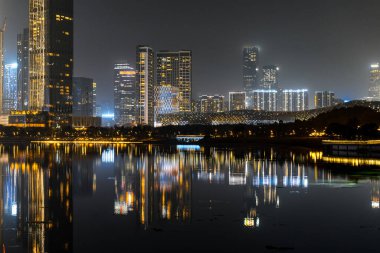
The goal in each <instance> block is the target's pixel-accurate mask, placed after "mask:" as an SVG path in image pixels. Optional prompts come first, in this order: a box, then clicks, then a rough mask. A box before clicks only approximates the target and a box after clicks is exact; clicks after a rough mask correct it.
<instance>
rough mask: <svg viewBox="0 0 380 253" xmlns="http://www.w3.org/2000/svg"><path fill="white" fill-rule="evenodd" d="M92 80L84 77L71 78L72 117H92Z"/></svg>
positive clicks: (93, 97) (93, 98)
mask: <svg viewBox="0 0 380 253" xmlns="http://www.w3.org/2000/svg"><path fill="white" fill-rule="evenodd" d="M93 87H94V80H93V79H91V78H86V77H74V78H73V116H81V117H93V116H94V104H95V103H96V101H95V94H94V88H93Z"/></svg>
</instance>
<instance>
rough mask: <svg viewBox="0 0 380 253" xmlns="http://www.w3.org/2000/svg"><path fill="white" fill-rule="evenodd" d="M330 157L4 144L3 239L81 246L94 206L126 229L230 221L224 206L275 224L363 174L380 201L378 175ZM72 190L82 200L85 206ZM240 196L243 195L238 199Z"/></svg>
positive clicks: (236, 215) (13, 245)
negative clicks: (305, 200) (278, 215)
mask: <svg viewBox="0 0 380 253" xmlns="http://www.w3.org/2000/svg"><path fill="white" fill-rule="evenodd" d="M345 159H347V158H345ZM321 162H322V163H321ZM333 162H334V161H333ZM330 164H331V163H330V160H326V159H325V157H324V156H323V153H322V152H309V151H297V152H292V151H288V150H276V149H238V148H235V149H217V148H204V147H199V146H196V147H194V146H189V147H186V146H152V145H124V144H123V145H109V146H107V145H103V146H99V145H30V146H26V147H19V146H7V147H5V146H0V168H1V171H2V177H1V181H0V194H1V196H2V198H1V199H0V200H1V202H0V205H1V206H0V216H1V217H0V218H1V228H2V229H1V235H0V240H1V241H0V242H1V244H2V245H4V248H5V249H6V250H8V249H12V252H73V250H74V249H73V221H74V222H75V223H76V224H79V223H80V221H81V219H82V218H83V215H81V210H82V209H83V210H85V209H86V208H88V206H91V207H94V208H104V210H106V212H105V213H106V214H108V213H110V214H112V216H96V219H95V218H94V220H92V217H90V218H89V219H90V220H91V222H94V223H95V222H99V224H107V223H111V221H112V220H113V219H119V220H117V221H118V222H119V221H128V226H125V227H123V230H127V228H128V229H131V227H133V228H134V229H135V230H131V231H133V232H134V233H136V231H140V232H141V231H142V232H143V233H149V232H151V231H161V229H162V227H164V226H166V225H173V224H174V225H179V226H185V227H186V226H194V224H195V223H197V222H201V221H202V222H204V220H209V221H210V220H212V221H215V220H218V217H219V220H223V221H224V222H226V221H227V218H222V217H224V216H225V215H226V214H225V213H230V216H231V217H232V218H233V220H235V219H237V220H238V223H239V225H240V228H241V229H246V230H247V231H260V229H262V228H263V227H264V228H265V227H269V226H270V225H271V223H270V218H268V217H265V215H263V214H265V213H268V212H269V211H270V212H280V211H281V209H282V208H283V206H284V205H285V206H286V205H288V206H289V205H290V203H291V201H292V199H294V198H299V197H306V196H307V195H308V194H309V191H310V189H311V188H313V189H317V188H318V189H319V188H324V189H325V188H327V189H328V188H336V187H351V186H352V185H357V184H359V183H360V182H364V183H367V184H368V185H369V186H370V187H369V188H370V192H368V193H367V195H366V196H365V198H366V203H367V205H368V206H367V207H368V208H370V209H373V210H374V212H376V210H378V209H379V207H380V206H379V202H380V181H379V177H378V176H377V175H370V176H358V175H352V173H346V172H337V171H336V170H334V169H333V168H331V166H329V165H330ZM353 165H355V166H360V165H361V163H357V162H355V163H353ZM345 166H347V164H346V163H345ZM108 192H110V193H108ZM230 194H231V195H230ZM233 194H236V195H233ZM73 195H74V196H76V197H77V198H78V200H79V201H77V202H76V203H77V207H76V210H78V212H77V214H73ZM232 196H233V197H232ZM235 199H239V201H236V202H234V204H232V203H231V201H234V200H235ZM82 201H83V203H85V204H82ZM86 210H87V209H86ZM108 211H109V212H108ZM75 215H77V216H75ZM102 215H105V214H104V213H102ZM226 216H228V215H226ZM230 216H228V217H230ZM74 217H79V218H78V220H75V218H74ZM102 219H104V220H102ZM131 220H134V221H135V222H134V223H131ZM132 225H133V226H132ZM78 226H79V225H78ZM86 232H91V231H86ZM123 232H124V231H123ZM81 236H82V235H81V234H76V236H75V237H76V238H80V237H81ZM104 236H107V235H104ZM136 238H137V240H138V237H136Z"/></svg>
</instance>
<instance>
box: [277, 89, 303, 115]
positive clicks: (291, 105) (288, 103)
mask: <svg viewBox="0 0 380 253" xmlns="http://www.w3.org/2000/svg"><path fill="white" fill-rule="evenodd" d="M282 93H283V94H282V99H283V101H282V103H283V110H284V111H286V112H298V111H305V110H308V109H309V93H308V90H306V89H298V90H283V92H282Z"/></svg>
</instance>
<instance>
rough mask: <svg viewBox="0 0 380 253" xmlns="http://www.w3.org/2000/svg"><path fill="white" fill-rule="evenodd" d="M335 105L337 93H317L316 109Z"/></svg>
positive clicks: (315, 96)
mask: <svg viewBox="0 0 380 253" xmlns="http://www.w3.org/2000/svg"><path fill="white" fill-rule="evenodd" d="M334 104H335V93H334V92H332V91H316V92H315V95H314V108H315V109H319V108H323V107H329V106H333V105H334Z"/></svg>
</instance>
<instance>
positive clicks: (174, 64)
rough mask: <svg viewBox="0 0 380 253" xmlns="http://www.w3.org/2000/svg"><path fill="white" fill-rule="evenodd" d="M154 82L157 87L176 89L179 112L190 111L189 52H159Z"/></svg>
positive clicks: (190, 65) (190, 63)
mask: <svg viewBox="0 0 380 253" xmlns="http://www.w3.org/2000/svg"><path fill="white" fill-rule="evenodd" d="M156 80H157V86H171V87H176V88H178V103H179V111H180V112H190V111H191V108H192V107H191V98H192V52H191V51H190V50H181V51H159V52H158V53H157V68H156Z"/></svg>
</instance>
